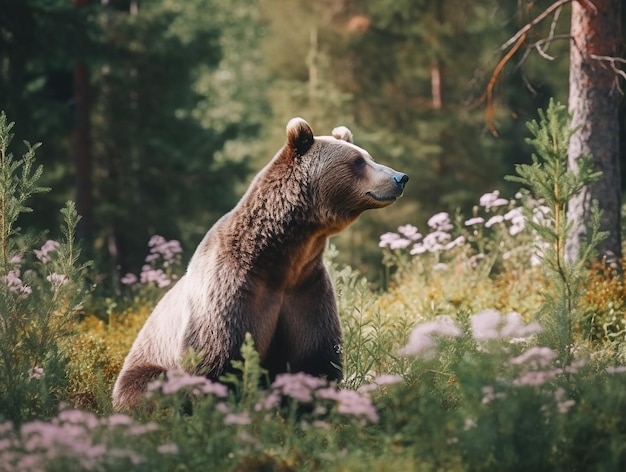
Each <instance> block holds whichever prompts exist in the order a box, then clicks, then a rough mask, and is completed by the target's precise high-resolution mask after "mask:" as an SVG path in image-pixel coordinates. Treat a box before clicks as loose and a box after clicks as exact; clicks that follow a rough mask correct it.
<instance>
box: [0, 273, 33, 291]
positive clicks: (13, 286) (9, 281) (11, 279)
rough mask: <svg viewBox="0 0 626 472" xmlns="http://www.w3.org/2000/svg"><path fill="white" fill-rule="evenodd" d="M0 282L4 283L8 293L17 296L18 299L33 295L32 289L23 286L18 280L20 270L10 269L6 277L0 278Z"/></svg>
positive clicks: (20, 280)
mask: <svg viewBox="0 0 626 472" xmlns="http://www.w3.org/2000/svg"><path fill="white" fill-rule="evenodd" d="M0 282H2V283H5V284H6V285H7V287H8V288H9V292H11V293H15V294H18V295H19V296H20V298H26V297H27V296H28V295H30V294H31V293H33V289H32V288H30V287H29V286H28V285H25V284H24V282H22V279H20V270H19V269H11V270H10V271H9V272H7V275H5V276H3V277H0Z"/></svg>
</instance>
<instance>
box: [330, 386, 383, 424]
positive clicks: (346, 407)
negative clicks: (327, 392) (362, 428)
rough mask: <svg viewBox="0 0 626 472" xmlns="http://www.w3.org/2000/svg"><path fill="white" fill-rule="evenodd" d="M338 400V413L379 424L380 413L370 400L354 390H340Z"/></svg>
mask: <svg viewBox="0 0 626 472" xmlns="http://www.w3.org/2000/svg"><path fill="white" fill-rule="evenodd" d="M337 399H338V406H337V412H338V413H340V414H342V415H351V416H356V417H363V418H365V419H367V420H368V421H370V422H371V423H376V422H378V412H377V411H376V407H374V405H373V404H372V401H371V400H370V399H369V398H367V397H364V396H361V395H359V394H358V393H357V392H355V391H354V390H340V391H339V392H338V395H337Z"/></svg>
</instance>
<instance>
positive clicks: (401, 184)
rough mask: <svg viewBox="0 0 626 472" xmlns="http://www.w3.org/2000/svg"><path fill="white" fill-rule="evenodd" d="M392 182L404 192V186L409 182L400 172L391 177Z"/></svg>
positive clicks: (406, 176)
mask: <svg viewBox="0 0 626 472" xmlns="http://www.w3.org/2000/svg"><path fill="white" fill-rule="evenodd" d="M393 181H394V182H395V183H396V185H397V186H398V187H399V188H400V189H402V190H404V185H405V184H406V183H407V182H408V181H409V176H408V175H406V174H403V173H402V172H398V173H397V174H396V175H394V176H393Z"/></svg>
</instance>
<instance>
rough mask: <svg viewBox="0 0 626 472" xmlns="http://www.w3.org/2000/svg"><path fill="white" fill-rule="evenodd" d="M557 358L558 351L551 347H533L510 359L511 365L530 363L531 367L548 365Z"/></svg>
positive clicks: (536, 367)
mask: <svg viewBox="0 0 626 472" xmlns="http://www.w3.org/2000/svg"><path fill="white" fill-rule="evenodd" d="M555 358H556V352H554V351H553V350H552V349H550V348H549V347H531V348H530V349H528V350H527V351H524V352H523V353H521V354H520V355H519V356H516V357H513V358H512V359H509V364H511V365H524V364H525V365H528V366H529V367H530V368H531V369H539V368H545V367H548V366H549V365H550V364H552V361H553V360H554V359H555Z"/></svg>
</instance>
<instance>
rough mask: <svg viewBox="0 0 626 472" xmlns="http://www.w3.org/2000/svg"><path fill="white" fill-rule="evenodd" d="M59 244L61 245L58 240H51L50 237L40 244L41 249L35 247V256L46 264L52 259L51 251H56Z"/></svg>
mask: <svg viewBox="0 0 626 472" xmlns="http://www.w3.org/2000/svg"><path fill="white" fill-rule="evenodd" d="M60 246H61V245H60V244H59V243H58V242H56V241H53V240H52V239H48V240H47V241H46V242H45V243H44V245H43V246H41V249H35V251H34V252H35V256H36V257H37V259H39V260H40V261H41V262H43V263H44V264H47V263H48V262H50V261H52V253H53V252H56V251H57V250H58V249H59V247H60Z"/></svg>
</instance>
